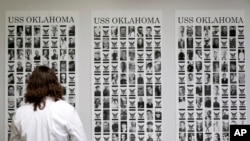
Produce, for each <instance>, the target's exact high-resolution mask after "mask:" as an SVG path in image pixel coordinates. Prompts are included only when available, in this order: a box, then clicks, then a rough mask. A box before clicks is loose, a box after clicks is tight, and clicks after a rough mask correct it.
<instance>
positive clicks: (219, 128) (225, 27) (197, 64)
mask: <svg viewBox="0 0 250 141" xmlns="http://www.w3.org/2000/svg"><path fill="white" fill-rule="evenodd" d="M176 28H177V29H176V30H177V32H176V33H177V35H176V36H177V39H176V48H177V62H178V63H177V69H178V72H177V83H178V84H177V92H178V93H177V103H178V106H177V108H178V110H177V112H178V113H177V117H178V121H177V127H178V128H177V129H178V138H179V140H180V141H194V140H196V141H210V140H211V141H220V140H223V141H228V140H229V137H230V136H229V134H230V131H229V127H230V125H231V124H245V122H246V94H245V44H244V39H245V36H244V35H245V33H244V30H245V27H244V25H241V24H240V25H239V24H206V25H203V24H178V26H177V27H176Z"/></svg>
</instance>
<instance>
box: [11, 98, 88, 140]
mask: <svg viewBox="0 0 250 141" xmlns="http://www.w3.org/2000/svg"><path fill="white" fill-rule="evenodd" d="M10 141H87V138H86V135H85V132H84V129H83V125H82V123H81V120H80V118H79V116H78V114H77V112H76V111H75V109H74V107H73V106H71V105H70V104H68V103H67V102H65V101H63V100H59V101H56V102H55V101H53V100H52V99H51V98H49V97H48V98H47V99H46V105H45V108H44V109H43V110H40V109H39V108H37V111H34V110H33V104H29V103H27V104H24V105H23V106H21V107H20V108H18V109H17V110H16V113H15V116H14V117H13V123H12V125H11V136H10Z"/></svg>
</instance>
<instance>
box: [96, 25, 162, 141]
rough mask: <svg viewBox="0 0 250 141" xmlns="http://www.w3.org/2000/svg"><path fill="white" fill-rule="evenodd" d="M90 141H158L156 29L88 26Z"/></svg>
mask: <svg viewBox="0 0 250 141" xmlns="http://www.w3.org/2000/svg"><path fill="white" fill-rule="evenodd" d="M92 33H93V37H92V48H93V55H92V56H93V58H92V59H93V60H92V61H93V64H92V65H93V74H92V77H93V79H92V80H93V81H92V83H93V86H92V92H93V134H94V135H93V140H94V141H111V140H112V141H143V140H159V141H161V140H162V94H161V87H162V84H161V73H162V72H161V47H162V46H161V26H160V25H152V24H151V25H131V24H130V25H119V24H116V25H111V24H109V25H96V24H94V25H93V28H92Z"/></svg>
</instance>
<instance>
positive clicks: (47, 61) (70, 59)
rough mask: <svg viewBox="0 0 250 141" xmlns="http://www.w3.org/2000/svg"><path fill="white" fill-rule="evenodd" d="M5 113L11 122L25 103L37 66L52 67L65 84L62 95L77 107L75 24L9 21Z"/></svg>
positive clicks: (60, 80) (8, 131) (7, 120)
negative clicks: (31, 78)
mask: <svg viewBox="0 0 250 141" xmlns="http://www.w3.org/2000/svg"><path fill="white" fill-rule="evenodd" d="M6 28H7V30H6V34H7V35H6V48H7V49H6V51H7V55H6V57H7V59H6V81H7V83H6V89H7V93H6V96H7V101H6V104H7V105H8V106H7V107H6V114H7V117H6V118H7V119H6V122H7V123H8V128H6V130H7V131H6V132H7V133H8V136H9V135H10V125H11V123H12V117H13V115H14V113H15V110H16V109H17V108H18V107H20V106H21V105H22V104H23V103H24V94H25V88H26V86H27V81H28V79H29V76H30V75H31V73H32V71H33V70H34V68H35V67H36V66H39V65H46V66H49V67H50V68H52V69H53V70H54V71H55V73H56V75H57V76H58V79H59V82H60V83H61V84H62V86H63V88H64V95H63V98H64V100H66V101H67V102H69V103H70V104H71V105H73V106H74V107H75V104H76V103H75V96H76V94H75V86H76V84H75V76H76V72H75V52H76V44H75V24H70V25H69V24H25V23H24V24H10V23H9V24H7V27H6Z"/></svg>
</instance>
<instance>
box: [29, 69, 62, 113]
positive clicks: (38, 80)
mask: <svg viewBox="0 0 250 141" xmlns="http://www.w3.org/2000/svg"><path fill="white" fill-rule="evenodd" d="M62 95H63V88H62V86H61V84H60V83H59V82H58V78H57V76H56V74H55V73H54V71H53V70H52V69H50V68H49V67H47V66H37V67H36V68H35V69H34V71H33V72H32V74H31V76H30V78H29V80H28V85H27V88H26V94H25V96H24V97H25V103H27V102H29V103H33V104H34V111H36V110H37V107H38V108H39V109H40V110H42V109H44V107H45V104H46V103H45V98H46V97H47V96H50V97H52V98H54V100H55V101H57V100H59V99H62Z"/></svg>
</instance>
